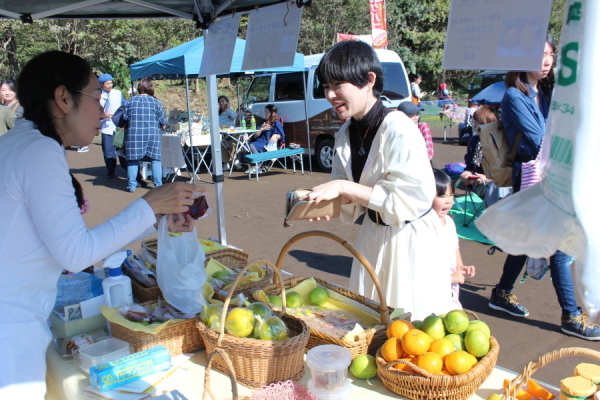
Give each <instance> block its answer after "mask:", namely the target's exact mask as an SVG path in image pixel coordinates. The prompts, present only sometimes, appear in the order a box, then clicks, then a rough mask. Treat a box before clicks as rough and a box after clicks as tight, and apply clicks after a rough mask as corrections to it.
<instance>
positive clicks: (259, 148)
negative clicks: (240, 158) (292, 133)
mask: <svg viewBox="0 0 600 400" xmlns="http://www.w3.org/2000/svg"><path fill="white" fill-rule="evenodd" d="M284 138H285V135H284V133H283V125H282V124H281V121H280V120H279V117H278V116H277V107H275V105H274V104H269V105H267V106H266V107H265V122H263V123H262V125H260V126H259V128H258V130H257V131H256V132H254V134H253V135H252V137H251V138H250V151H251V152H252V154H256V153H262V152H263V151H266V147H267V145H269V143H274V144H275V146H277V143H278V142H279V140H281V141H282V142H285V139H284ZM277 147H278V146H277ZM255 168H258V169H259V172H260V164H258V165H257V166H256V167H253V168H250V169H249V170H248V171H246V173H249V174H255V173H256V170H255Z"/></svg>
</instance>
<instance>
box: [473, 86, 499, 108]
mask: <svg viewBox="0 0 600 400" xmlns="http://www.w3.org/2000/svg"><path fill="white" fill-rule="evenodd" d="M504 92H506V86H505V85H504V82H496V83H493V84H491V85H490V86H488V87H486V88H485V89H483V90H482V91H481V92H479V93H477V94H476V95H475V96H473V98H472V99H471V101H472V102H473V103H475V104H481V105H500V102H501V101H502V97H504Z"/></svg>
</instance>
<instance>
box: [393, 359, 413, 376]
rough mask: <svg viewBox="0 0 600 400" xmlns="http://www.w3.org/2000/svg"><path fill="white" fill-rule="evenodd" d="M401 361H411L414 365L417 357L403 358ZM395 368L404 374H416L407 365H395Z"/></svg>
mask: <svg viewBox="0 0 600 400" xmlns="http://www.w3.org/2000/svg"><path fill="white" fill-rule="evenodd" d="M401 360H406V361H410V362H411V363H413V364H416V361H417V360H416V359H415V357H403V358H401ZM394 368H396V369H397V370H399V371H402V372H408V373H414V371H413V369H412V368H411V367H410V366H409V365H407V364H394Z"/></svg>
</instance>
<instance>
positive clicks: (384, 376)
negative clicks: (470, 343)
mask: <svg viewBox="0 0 600 400" xmlns="http://www.w3.org/2000/svg"><path fill="white" fill-rule="evenodd" d="M465 311H466V310H465ZM466 312H467V313H468V314H470V315H472V316H473V317H474V318H475V319H478V318H477V316H476V315H475V314H474V313H472V312H470V311H466ZM490 344H491V347H490V351H489V352H488V353H487V354H486V355H485V356H483V358H482V359H481V360H479V362H478V363H477V364H475V366H474V367H473V368H471V369H470V370H469V371H467V372H465V373H464V374H460V375H453V376H449V375H435V374H431V373H429V372H427V371H425V370H423V369H421V368H419V367H417V366H416V365H414V364H413V363H411V362H410V361H406V360H396V361H392V362H387V361H385V360H384V359H383V358H382V357H381V350H379V351H377V357H376V360H377V373H378V375H379V378H381V381H382V382H383V384H384V385H385V387H387V388H388V389H390V390H391V391H392V392H394V393H396V394H399V395H400V396H404V397H407V398H409V399H412V400H465V399H468V398H469V397H471V396H472V395H473V394H474V393H475V392H476V391H477V389H479V387H480V386H481V385H482V384H483V382H484V381H485V380H486V379H487V378H488V377H489V376H490V375H491V373H492V371H493V369H494V366H495V365H496V360H497V359H498V352H499V351H500V346H499V345H498V342H497V341H496V339H495V338H494V337H493V336H491V337H490ZM399 363H400V364H407V365H408V366H410V367H411V368H412V369H413V370H414V371H416V372H418V373H419V374H411V373H408V372H403V371H400V370H397V369H396V368H394V365H395V364H399Z"/></svg>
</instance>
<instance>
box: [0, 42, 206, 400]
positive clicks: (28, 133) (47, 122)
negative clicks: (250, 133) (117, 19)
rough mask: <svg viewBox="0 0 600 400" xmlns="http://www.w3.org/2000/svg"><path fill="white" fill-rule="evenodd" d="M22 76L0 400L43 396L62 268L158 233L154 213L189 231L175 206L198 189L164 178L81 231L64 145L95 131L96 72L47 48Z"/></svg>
mask: <svg viewBox="0 0 600 400" xmlns="http://www.w3.org/2000/svg"><path fill="white" fill-rule="evenodd" d="M18 83H19V84H18V95H19V98H20V99H21V104H22V105H23V108H24V114H23V118H22V119H19V120H18V121H17V122H16V124H15V126H14V128H13V129H11V130H10V131H9V132H8V133H6V134H5V135H4V136H2V137H0V274H1V275H2V279H0V398H1V399H22V398H27V399H43V398H44V395H45V393H46V348H47V347H48V344H49V343H50V340H51V337H52V336H51V334H50V330H49V329H48V326H47V323H46V320H47V319H48V317H49V316H50V313H51V311H52V308H53V306H54V302H55V300H56V290H57V282H58V278H59V276H60V274H61V272H62V271H63V269H67V270H69V271H73V272H78V271H81V270H83V269H84V268H86V267H88V266H90V265H92V264H95V263H97V262H99V261H101V260H102V259H103V258H105V257H107V256H109V255H110V254H112V253H114V252H116V251H118V250H119V249H121V248H122V247H123V246H125V245H127V244H128V243H130V242H132V241H135V240H139V239H140V238H142V237H143V236H145V235H148V234H150V233H153V232H156V228H155V224H156V222H157V216H158V215H160V214H173V215H170V216H169V228H170V230H171V231H174V232H182V231H191V230H192V229H193V220H191V219H190V217H189V216H185V217H184V215H183V214H181V213H183V212H185V211H186V210H188V206H189V205H191V204H193V198H192V197H193V191H204V189H203V188H202V186H198V185H190V184H184V183H177V184H170V185H163V186H161V187H159V188H157V189H153V190H151V191H150V192H148V193H147V194H146V195H144V196H143V197H142V198H139V199H137V200H135V201H134V202H133V203H131V204H130V205H129V206H128V207H127V208H125V209H124V210H123V211H121V212H120V213H118V214H117V215H116V216H115V217H113V218H111V219H109V220H107V221H106V222H104V223H102V224H100V225H98V226H96V227H94V228H92V229H87V228H86V226H85V222H84V220H83V218H82V217H81V213H82V212H84V211H85V209H86V207H87V202H86V200H85V199H84V197H83V192H82V188H81V185H80V184H79V183H78V182H77V180H76V179H75V178H74V177H73V175H71V174H70V172H69V167H68V165H67V161H66V159H65V148H66V147H69V146H73V147H81V146H86V145H89V144H90V143H91V142H92V140H93V139H94V136H98V131H99V129H100V127H101V124H102V117H101V116H102V108H101V107H100V96H101V93H102V90H101V87H100V84H99V82H98V79H97V78H96V76H95V75H94V74H93V73H92V69H91V67H90V65H89V64H88V63H87V62H86V61H85V60H83V59H82V58H80V57H78V56H75V55H72V54H67V53H63V52H60V51H51V52H47V53H43V54H40V55H38V56H36V57H35V58H33V59H32V60H31V61H30V62H29V63H28V64H27V65H26V66H25V67H24V68H23V70H22V72H21V75H20V77H19V82H18ZM175 215H176V216H177V217H175Z"/></svg>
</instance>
